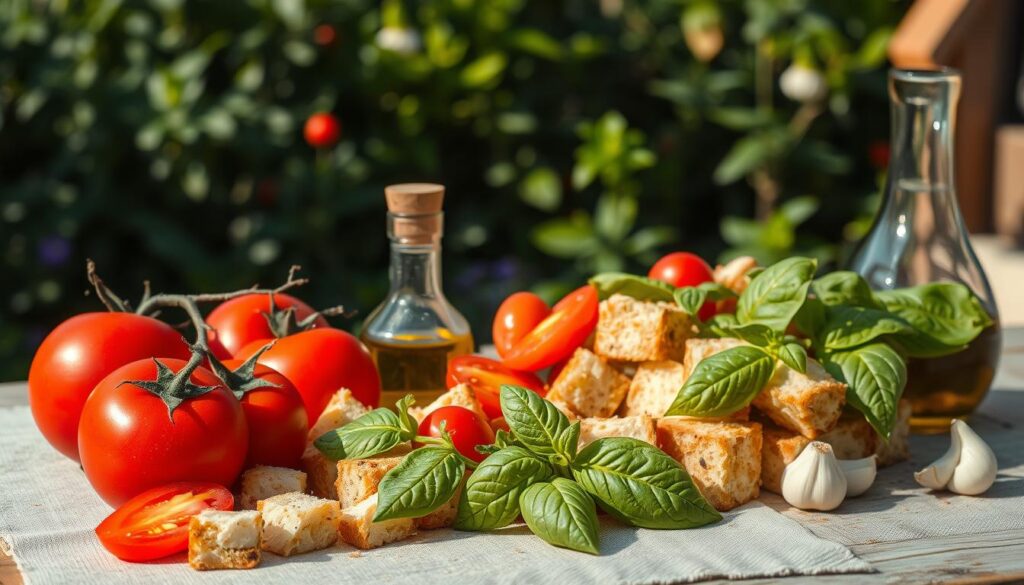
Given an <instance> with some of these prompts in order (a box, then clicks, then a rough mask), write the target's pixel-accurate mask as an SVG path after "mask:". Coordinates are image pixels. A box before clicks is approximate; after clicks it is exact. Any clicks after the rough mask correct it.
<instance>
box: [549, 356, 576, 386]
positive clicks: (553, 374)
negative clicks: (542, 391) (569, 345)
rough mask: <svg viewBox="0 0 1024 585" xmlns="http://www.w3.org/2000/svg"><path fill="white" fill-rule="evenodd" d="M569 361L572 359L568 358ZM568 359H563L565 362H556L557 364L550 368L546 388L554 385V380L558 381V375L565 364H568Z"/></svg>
mask: <svg viewBox="0 0 1024 585" xmlns="http://www.w3.org/2000/svg"><path fill="white" fill-rule="evenodd" d="M569 359H572V358H571V357H570V358H569ZM569 359H565V360H562V361H560V362H558V363H557V364H555V365H553V366H551V369H550V370H548V379H547V383H548V387H549V388H550V387H551V385H552V384H554V383H555V380H557V379H558V375H559V374H561V373H562V370H564V369H565V364H567V363H569Z"/></svg>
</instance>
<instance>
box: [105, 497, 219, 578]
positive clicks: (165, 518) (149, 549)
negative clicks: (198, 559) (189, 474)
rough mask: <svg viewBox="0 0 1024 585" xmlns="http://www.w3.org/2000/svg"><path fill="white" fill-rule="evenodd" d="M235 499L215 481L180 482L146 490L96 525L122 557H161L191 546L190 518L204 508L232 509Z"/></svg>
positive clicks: (107, 545) (108, 545) (109, 546)
mask: <svg viewBox="0 0 1024 585" xmlns="http://www.w3.org/2000/svg"><path fill="white" fill-rule="evenodd" d="M234 505H235V499H234V497H233V496H232V495H231V492H230V491H228V489H227V488H226V487H224V486H221V485H217V484H215V483H198V482H191V481H186V482H178V483H170V484H167V485H162V486H160V487H155V488H152V489H149V490H146V491H144V492H142V493H141V494H139V495H137V496H135V497H134V498H132V499H130V500H128V501H127V502H125V503H124V504H122V505H121V507H120V508H118V509H117V510H115V511H114V513H113V514H111V515H110V516H107V517H106V519H104V520H103V522H100V525H99V526H97V527H96V536H97V537H99V539H100V543H101V544H102V545H103V546H104V548H106V549H107V550H108V551H110V553H111V554H113V555H114V556H115V557H117V558H119V559H121V560H122V561H131V562H142V561H152V560H155V559H160V558H163V557H166V556H169V555H173V554H174V553H178V552H181V551H184V550H186V549H187V548H188V524H189V520H190V519H191V518H192V517H193V516H195V515H197V514H199V513H200V512H202V511H203V510H232V509H234Z"/></svg>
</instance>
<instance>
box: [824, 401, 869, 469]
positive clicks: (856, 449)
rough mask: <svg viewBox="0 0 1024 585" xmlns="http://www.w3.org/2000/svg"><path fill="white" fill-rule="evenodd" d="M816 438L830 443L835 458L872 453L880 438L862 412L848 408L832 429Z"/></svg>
mask: <svg viewBox="0 0 1024 585" xmlns="http://www.w3.org/2000/svg"><path fill="white" fill-rule="evenodd" d="M817 440H819V441H821V442H823V443H828V444H829V445H832V452H833V453H835V454H836V459H862V458H864V457H868V456H870V455H872V454H874V452H875V449H877V448H878V443H879V442H881V440H882V439H881V437H879V436H878V433H876V432H875V429H874V428H873V427H872V426H871V424H870V423H869V422H868V420H867V419H866V418H864V415H863V414H861V413H860V412H858V411H856V410H854V409H852V408H848V409H845V410H843V414H842V416H840V417H839V420H838V421H836V425H835V426H834V427H832V430H830V431H829V432H827V433H825V434H823V435H821V436H820V437H818V439H817Z"/></svg>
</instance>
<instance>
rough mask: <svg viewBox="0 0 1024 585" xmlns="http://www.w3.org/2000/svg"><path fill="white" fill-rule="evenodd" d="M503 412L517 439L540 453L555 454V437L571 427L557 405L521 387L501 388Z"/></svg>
mask: <svg viewBox="0 0 1024 585" xmlns="http://www.w3.org/2000/svg"><path fill="white" fill-rule="evenodd" d="M501 413H502V414H503V415H504V416H505V422H506V423H508V428H509V429H511V430H512V434H513V435H514V436H515V438H516V439H517V440H519V441H520V442H521V443H522V444H523V445H525V446H526V448H527V449H529V450H531V451H533V452H534V453H536V454H538V455H554V454H555V447H554V446H555V439H556V438H557V437H558V435H559V434H560V433H561V432H562V431H564V430H565V428H566V427H568V426H569V419H568V418H566V417H565V415H564V414H562V411H560V410H558V408H556V407H555V405H554V404H551V403H550V402H548V401H547V400H544V399H543V398H541V397H540V396H538V395H537V393H536V392H534V391H532V390H528V389H526V388H521V387H519V386H508V385H503V386H502V387H501Z"/></svg>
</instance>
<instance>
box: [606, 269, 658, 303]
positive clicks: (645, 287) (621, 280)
mask: <svg viewBox="0 0 1024 585" xmlns="http://www.w3.org/2000/svg"><path fill="white" fill-rule="evenodd" d="M589 282H590V284H592V285H593V286H594V288H596V289H597V298H598V299H600V300H602V301H603V300H605V299H607V298H608V297H610V296H612V295H614V294H620V295H626V296H627V297H633V298H635V299H637V300H641V301H667V302H672V293H673V292H674V291H675V287H673V286H672V285H671V284H668V283H665V282H662V281H660V280H654V279H653V278H647V277H645V276H637V275H635V274H626V273H624V272H602V273H600V274H595V275H594V276H592V277H591V278H590V280H589Z"/></svg>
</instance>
